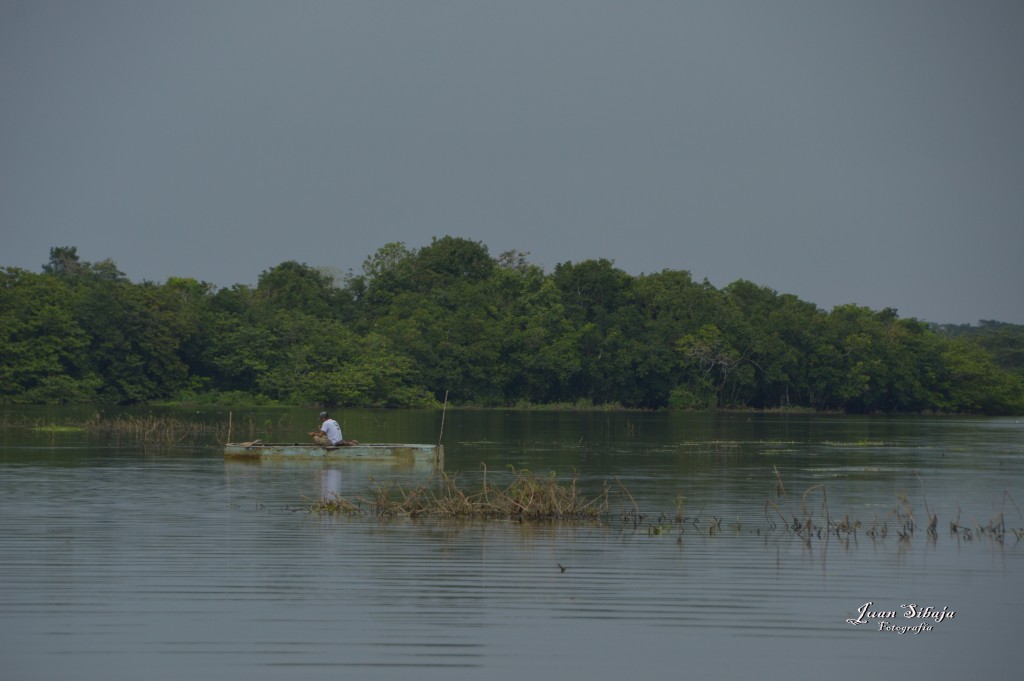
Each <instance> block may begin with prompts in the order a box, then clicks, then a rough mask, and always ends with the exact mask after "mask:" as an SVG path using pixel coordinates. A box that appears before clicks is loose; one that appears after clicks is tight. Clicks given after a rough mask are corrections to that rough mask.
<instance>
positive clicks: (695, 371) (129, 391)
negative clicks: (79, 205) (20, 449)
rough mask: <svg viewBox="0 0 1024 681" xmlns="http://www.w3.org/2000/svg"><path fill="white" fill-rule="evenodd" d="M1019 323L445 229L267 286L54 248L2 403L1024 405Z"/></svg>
mask: <svg viewBox="0 0 1024 681" xmlns="http://www.w3.org/2000/svg"><path fill="white" fill-rule="evenodd" d="M1022 357H1024V327H1021V326H1015V325H1009V324H999V323H996V322H986V323H983V324H982V326H981V327H936V326H933V325H929V324H927V323H925V322H922V321H918V320H916V319H901V318H899V317H898V315H897V314H896V312H895V311H894V310H892V309H885V310H881V311H875V310H871V309H868V308H865V307H860V306H857V305H844V306H840V307H836V308H835V309H833V310H831V311H824V310H821V309H820V308H818V307H817V306H815V305H813V304H811V303H808V302H805V301H802V300H800V299H798V298H797V297H795V296H793V295H788V294H779V293H777V292H775V291H773V290H771V289H769V288H766V287H763V286H758V285H756V284H753V283H751V282H749V281H742V280H741V281H736V282H734V283H732V284H730V285H728V286H726V287H724V288H722V289H717V288H715V287H713V286H712V285H710V284H709V283H708V282H707V281H704V282H695V281H693V279H692V278H691V276H690V274H689V273H688V272H685V271H677V270H665V271H662V272H657V273H654V274H644V275H640V276H632V275H629V274H627V273H626V272H624V271H622V270H620V269H617V268H616V267H615V266H614V264H613V263H612V262H611V261H609V260H603V259H602V260H586V261H583V262H578V263H573V262H565V263H561V264H559V265H557V266H556V267H555V268H554V271H552V272H550V273H546V272H544V271H543V270H542V269H541V268H540V267H538V266H536V265H533V264H530V263H529V262H528V260H527V258H526V256H525V255H524V254H522V253H516V252H509V253H504V254H501V255H500V256H498V257H496V258H495V257H492V256H491V255H490V254H489V253H488V249H487V248H486V246H484V245H483V244H480V243H478V242H474V241H470V240H466V239H460V238H453V237H444V238H440V239H434V240H432V242H431V243H430V245H428V246H424V247H422V248H419V249H416V250H412V249H409V248H407V247H406V246H405V245H403V244H400V243H394V244H388V245H386V246H384V247H383V248H381V249H380V250H378V251H377V252H376V253H374V254H373V255H371V256H370V257H369V258H367V260H366V262H365V263H364V264H363V267H362V271H361V272H360V273H358V274H349V275H348V276H346V277H344V279H343V280H342V281H340V282H338V281H335V279H334V278H333V277H332V276H330V275H328V274H326V273H324V272H322V271H320V270H317V269H315V268H312V267H309V266H307V265H305V264H301V263H297V262H284V263H282V264H280V265H278V266H276V267H274V268H272V269H269V270H267V271H265V272H263V273H262V274H261V275H260V277H259V280H258V283H257V285H256V286H255V287H249V286H242V285H235V286H232V287H230V288H221V289H217V288H216V287H214V286H212V285H210V284H207V283H204V282H200V281H196V280H194V279H184V278H171V279H168V280H167V281H166V282H165V283H163V284H156V283H152V282H143V283H141V284H136V283H132V282H130V281H128V280H127V279H126V277H125V276H124V274H123V273H122V272H120V271H119V270H118V269H117V267H116V265H115V264H114V263H113V262H111V261H109V260H106V261H103V262H99V263H88V262H82V261H80V259H79V258H78V255H77V250H76V249H75V248H73V247H60V248H54V249H52V250H51V252H50V260H49V262H48V263H47V264H46V265H44V266H43V268H42V272H40V273H34V272H29V271H27V270H23V269H19V268H0V400H5V401H9V402H10V401H18V402H84V401H103V402H111V403H133V402H144V401H151V400H165V399H196V398H199V399H212V398H218V397H219V398H220V399H223V400H233V399H234V400H237V399H247V400H252V399H266V400H275V401H280V402H287V403H296V404H301V403H325V404H335V405H351V406H380V405H387V406H418V405H430V404H436V403H437V402H438V401H440V400H441V399H443V398H444V396H446V395H447V396H448V397H449V399H450V400H451V401H452V402H453V403H461V404H476V405H491V406H497V405H515V404H558V403H565V404H569V403H571V404H577V405H580V404H582V405H588V404H590V405H605V404H615V405H622V406H624V407H637V408H652V409H653V408H678V409H687V408H698V409H701V408H715V407H743V408H765V409H770V408H780V407H804V408H811V409H816V410H839V411H847V412H856V413H872V412H923V411H938V412H963V413H989V414H1010V413H1024V360H1022Z"/></svg>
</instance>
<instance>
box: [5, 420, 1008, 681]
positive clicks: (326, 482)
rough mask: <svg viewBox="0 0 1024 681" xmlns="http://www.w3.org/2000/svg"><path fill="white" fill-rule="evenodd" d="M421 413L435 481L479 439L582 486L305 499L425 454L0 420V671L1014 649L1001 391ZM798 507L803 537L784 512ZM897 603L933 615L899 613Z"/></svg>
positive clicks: (230, 673)
mask: <svg viewBox="0 0 1024 681" xmlns="http://www.w3.org/2000/svg"><path fill="white" fill-rule="evenodd" d="M3 413H5V414H6V415H7V416H8V417H10V416H12V415H14V416H21V415H25V414H29V415H30V416H32V417H33V418H37V417H39V418H41V417H49V418H53V419H57V420H60V419H62V418H65V417H66V416H67V414H65V413H64V412H44V411H42V410H17V409H15V408H7V409H6V411H5V412H3ZM136 413H146V412H136ZM170 413H172V414H175V415H178V416H187V417H189V418H195V419H207V420H211V421H218V422H226V420H227V413H226V412H225V411H221V412H215V411H208V412H203V413H201V414H198V413H195V414H186V413H184V412H180V411H174V412H170ZM336 417H337V418H338V420H339V421H341V422H342V425H343V426H344V429H345V435H346V437H352V438H356V439H359V440H363V441H408V442H433V441H436V440H437V438H438V436H439V432H440V430H441V414H440V412H417V411H412V412H409V411H370V410H359V411H346V412H339V413H338V414H336ZM232 422H233V427H234V429H235V439H247V436H248V435H249V433H250V432H256V431H255V430H251V431H249V430H248V429H257V428H262V427H266V426H268V425H269V426H271V427H273V428H274V433H273V435H274V436H275V437H264V439H281V440H293V439H304V433H305V432H307V431H308V430H310V429H311V428H312V427H313V425H315V414H312V413H310V411H309V410H290V409H263V410H257V411H252V410H250V411H239V412H235V413H234V414H233V415H232ZM247 431H248V432H247ZM257 435H260V434H259V433H257ZM443 440H444V443H445V447H446V457H447V458H446V465H445V470H446V472H447V473H448V474H452V475H455V476H456V479H457V480H458V482H459V485H460V486H461V487H466V488H472V487H473V486H474V485H475V484H477V483H478V482H479V480H480V479H481V477H482V475H483V474H484V468H485V467H486V471H487V475H488V477H489V479H500V478H501V477H502V476H505V477H507V476H509V475H511V473H510V467H514V468H515V469H528V470H531V471H534V472H536V473H539V474H543V475H548V474H553V475H555V476H557V477H559V478H561V479H565V480H568V479H570V478H572V477H573V476H574V475H575V476H577V477H578V484H579V485H580V487H581V489H583V490H584V491H585V492H586V493H588V494H596V493H597V492H599V491H600V490H601V489H602V488H603V486H604V485H606V484H607V485H610V499H611V509H612V510H611V512H610V513H609V514H608V517H607V518H606V520H605V521H604V522H602V523H584V524H574V523H556V524H542V525H530V524H519V523H516V522H505V521H487V522H461V523H454V522H443V521H436V520H405V519H400V520H380V519H376V518H372V517H354V518H349V517H345V516H320V515H316V514H311V513H309V512H308V511H307V508H308V504H309V503H310V501H311V500H314V499H318V498H320V497H321V496H322V495H324V494H329V493H338V494H340V495H341V496H343V497H347V498H356V497H358V496H360V495H361V494H365V492H366V490H367V488H368V485H370V484H371V483H382V484H384V483H386V484H402V485H404V486H416V485H419V484H424V483H428V484H429V482H428V481H429V478H430V476H431V471H430V470H429V469H428V470H422V469H416V468H401V467H389V466H380V465H377V466H373V465H370V464H365V463H364V464H359V465H348V466H346V465H341V464H325V463H323V462H319V463H317V462H310V463H308V464H307V463H290V464H284V463H273V462H266V463H246V462H239V461H225V460H224V458H223V456H222V452H221V449H220V447H218V446H217V445H216V444H215V443H214V442H212V437H211V438H210V441H207V442H204V441H203V440H202V438H199V439H198V440H192V439H190V440H188V441H187V442H186V441H183V442H182V443H179V444H178V445H175V446H166V445H146V444H144V443H139V442H133V441H132V440H131V439H130V438H115V437H111V436H92V435H88V436H86V435H76V434H73V433H72V434H68V433H46V432H40V431H35V430H28V429H24V428H17V429H15V428H8V429H6V430H3V431H0V678H3V679H5V680H11V681H21V680H26V681H27V680H31V679H46V680H48V681H50V680H54V679H82V680H85V679H102V680H104V681H106V680H109V679H144V680H145V679H155V680H161V679H246V680H247V681H251V680H253V679H290V680H294V679H300V680H301V679H324V678H353V679H408V678H416V679H418V680H431V679H439V680H440V679H444V680H445V681H453V680H458V679H480V678H486V679H516V680H519V679H523V678H545V679H550V678H580V679H598V680H600V679H622V678H637V679H667V678H693V679H740V678H770V679H771V678H780V679H781V678H785V679H794V678H811V677H814V678H819V677H829V678H835V679H858V680H860V679H864V678H870V677H875V676H877V675H878V674H879V673H882V674H885V675H887V676H891V675H900V676H902V675H907V676H910V675H912V676H915V677H930V678H938V679H954V678H957V679H958V678H964V677H968V676H973V677H975V678H986V679H987V678H1012V677H1014V676H1016V673H1014V672H1013V670H1014V669H1019V666H1020V662H1019V650H1018V649H1017V648H1016V645H1018V642H1019V634H1018V632H1019V625H1020V619H1019V617H1020V614H1021V612H1022V609H1024V588H1022V587H1021V584H1022V583H1024V545H1022V544H1021V542H1020V541H1019V540H1018V536H1017V533H1018V532H1022V531H1024V515H1022V513H1021V510H1022V509H1024V485H1022V482H1024V423H1022V422H1021V421H1020V420H1017V419H1012V418H1011V419H984V418H970V419H968V418H923V417H921V418H909V417H901V418H855V417H838V416H808V415H799V416H795V415H790V416H786V415H754V416H747V415H704V414H633V413H629V414H626V413H614V414H609V413H524V412H501V411H491V412H467V411H451V410H450V411H448V413H447V415H446V416H445V423H444V429H443ZM636 511H639V513H640V514H643V518H642V519H641V518H640V516H639V514H638V513H637V512H636ZM929 512H932V513H935V514H936V517H937V524H936V532H935V534H934V535H930V534H929V533H928V532H927V529H926V526H927V524H928V518H929ZM677 515H678V517H679V518H680V519H681V522H678V521H677V520H676V516H677ZM808 515H809V516H810V517H811V520H812V522H813V523H815V524H817V526H819V527H824V528H826V529H825V530H824V531H823V532H822V534H821V536H820V537H819V536H818V534H817V533H812V534H811V535H808V534H806V533H802V534H797V532H795V531H793V530H792V529H789V528H787V527H786V524H787V523H788V522H789V521H791V520H792V519H793V518H794V517H795V516H799V517H800V518H806V517H808ZM911 516H912V517H913V518H914V519H915V521H916V525H915V530H914V532H913V533H912V534H909V533H908V534H907V535H906V537H905V538H902V537H901V536H900V533H901V532H905V530H906V529H907V527H908V526H907V520H908V518H909V517H911ZM842 519H848V520H850V522H854V521H858V520H859V521H860V523H861V524H860V527H859V528H858V530H857V531H856V533H852V532H848V533H838V534H837V533H832V534H830V533H829V532H828V531H827V526H828V521H829V520H832V521H839V520H842ZM1000 519H1001V520H1002V522H1001V523H1000ZM952 522H957V523H958V526H960V527H962V528H963V529H960V530H959V531H956V532H953V531H951V523H952ZM883 530H884V532H885V536H882V531H883ZM999 530H1002V533H1001V534H1000V533H999ZM560 565H561V566H563V567H564V568H565V569H564V571H563V570H562V568H561V567H559V566H560ZM867 603H870V604H871V605H870V606H869V607H868V609H867V611H866V612H865V614H864V616H860V614H859V612H858V611H860V610H861V609H862V607H863V606H864V605H865V604H867ZM911 604H915V605H916V606H917V608H918V609H923V608H925V607H931V608H932V609H933V610H938V611H943V610H945V612H946V613H949V612H950V611H952V612H955V615H951V616H950V615H947V616H946V617H944V618H941V621H939V619H940V618H939V617H926V618H920V617H915V618H906V617H904V613H905V612H906V611H907V610H908V609H909V606H910V605H911ZM890 612H891V613H893V614H885V615H881V614H879V613H890ZM857 619H861V620H865V622H864V623H862V624H857V625H854V624H850V623H849V622H848V620H854V621H856V620H857ZM883 622H888V623H889V624H883ZM913 626H917V631H916V633H915V631H914V630H910V631H907V632H906V633H902V634H901V633H899V631H900V629H899V627H913ZM887 628H888V629H887Z"/></svg>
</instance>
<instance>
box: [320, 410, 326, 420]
mask: <svg viewBox="0 0 1024 681" xmlns="http://www.w3.org/2000/svg"><path fill="white" fill-rule="evenodd" d="M320 418H322V419H325V418H327V412H326V411H322V412H320Z"/></svg>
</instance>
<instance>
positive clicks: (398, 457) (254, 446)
mask: <svg viewBox="0 0 1024 681" xmlns="http://www.w3.org/2000/svg"><path fill="white" fill-rule="evenodd" d="M224 456H225V457H239V458H285V459H328V460H331V461H345V460H352V461H390V462H396V463H398V462H416V463H430V464H433V465H436V466H441V465H443V464H444V445H412V444H388V443H375V444H358V445H342V446H338V447H324V446H321V445H315V444H311V443H303V442H294V443H285V442H262V441H260V440H255V441H253V442H229V443H228V444H226V445H225V446H224Z"/></svg>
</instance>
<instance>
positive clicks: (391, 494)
mask: <svg viewBox="0 0 1024 681" xmlns="http://www.w3.org/2000/svg"><path fill="white" fill-rule="evenodd" d="M513 474H514V475H513V478H512V481H511V482H510V483H508V484H506V485H497V484H494V483H492V482H490V481H489V480H488V479H487V475H486V469H485V475H484V480H483V483H482V486H481V489H479V490H477V491H473V492H467V491H465V490H463V489H461V488H460V487H459V486H458V485H457V484H456V480H455V478H454V477H451V476H448V475H446V474H444V473H442V474H441V477H440V478H439V480H438V481H437V484H431V483H427V484H424V485H420V486H418V487H413V488H411V489H407V488H405V487H403V486H401V485H397V484H396V485H377V486H375V487H371V488H370V489H368V490H367V492H366V493H365V495H362V496H359V497H356V498H355V499H351V500H350V499H343V498H341V497H338V496H337V495H332V496H330V497H328V498H324V499H320V500H319V501H315V502H312V503H311V504H310V505H309V510H310V511H311V512H313V513H343V514H346V515H373V516H378V517H386V518H396V517H408V518H421V517H434V518H460V519H509V520H521V521H535V522H537V521H551V520H597V519H599V518H601V517H602V516H603V515H604V514H605V513H607V511H608V486H607V485H606V486H605V488H604V490H603V492H602V493H601V494H598V495H597V496H594V497H587V496H585V495H583V494H582V493H580V491H579V490H578V489H577V485H576V478H573V479H572V480H571V481H569V482H559V481H558V480H557V479H556V478H555V477H554V476H549V477H541V476H539V475H536V474H535V473H532V472H530V471H527V470H514V471H513Z"/></svg>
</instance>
